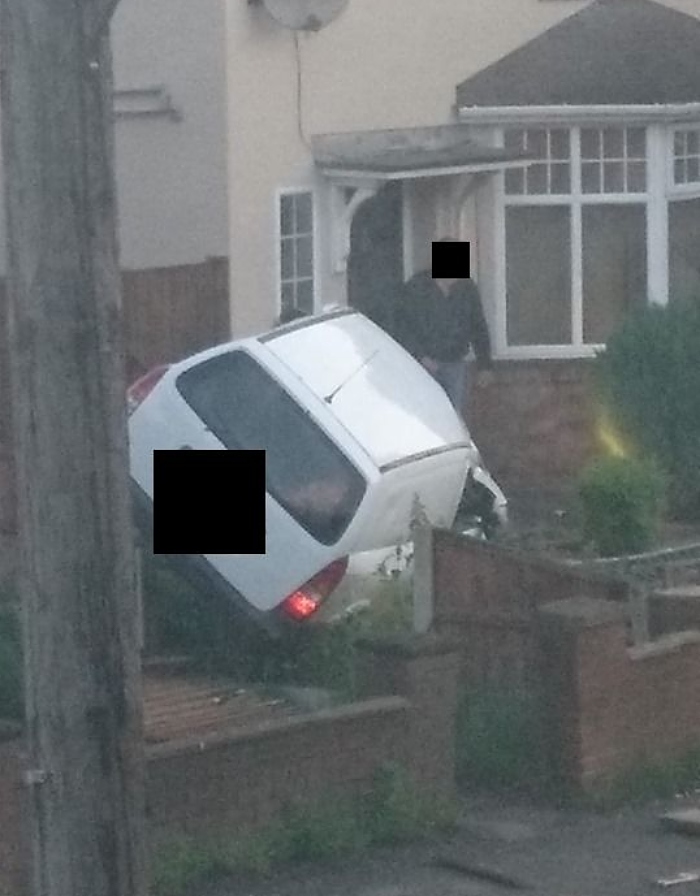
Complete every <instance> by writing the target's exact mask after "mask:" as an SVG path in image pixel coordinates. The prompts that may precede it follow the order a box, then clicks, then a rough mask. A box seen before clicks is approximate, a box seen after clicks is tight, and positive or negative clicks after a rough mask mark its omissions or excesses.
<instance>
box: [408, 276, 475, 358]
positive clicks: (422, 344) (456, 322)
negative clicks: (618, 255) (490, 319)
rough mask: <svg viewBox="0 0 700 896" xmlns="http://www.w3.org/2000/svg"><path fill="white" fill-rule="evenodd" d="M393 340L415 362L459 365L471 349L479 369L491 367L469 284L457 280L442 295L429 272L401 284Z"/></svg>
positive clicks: (472, 285) (473, 289) (470, 283)
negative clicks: (427, 359) (409, 354)
mask: <svg viewBox="0 0 700 896" xmlns="http://www.w3.org/2000/svg"><path fill="white" fill-rule="evenodd" d="M395 336H396V338H397V340H398V341H399V342H400V343H401V344H402V345H403V346H404V348H405V349H407V351H409V352H410V353H411V354H412V355H413V356H414V357H415V358H418V360H420V359H421V358H425V357H428V358H432V359H433V360H435V361H440V362H445V361H459V360H460V359H462V358H463V357H464V356H465V355H466V354H467V353H468V352H469V349H470V348H473V349H474V355H475V356H476V360H477V364H478V365H479V367H480V368H486V367H490V366H491V340H490V338H489V331H488V326H487V324H486V319H485V318H484V311H483V308H482V305H481V298H480V296H479V291H478V289H477V287H476V284H475V283H473V281H471V280H458V281H457V282H456V283H454V284H453V285H452V287H451V289H450V291H449V294H448V295H445V294H444V293H443V291H442V290H441V289H440V287H439V286H438V285H437V283H436V282H435V281H434V280H433V278H432V276H431V274H430V272H429V271H421V272H420V273H418V274H415V275H414V276H413V277H411V279H410V280H409V281H408V282H407V283H406V284H405V286H404V290H403V296H402V299H401V302H400V303H399V305H398V308H397V319H396V328H395Z"/></svg>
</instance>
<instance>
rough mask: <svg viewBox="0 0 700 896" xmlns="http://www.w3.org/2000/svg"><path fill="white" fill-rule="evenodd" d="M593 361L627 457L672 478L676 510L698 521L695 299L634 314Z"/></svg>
mask: <svg viewBox="0 0 700 896" xmlns="http://www.w3.org/2000/svg"><path fill="white" fill-rule="evenodd" d="M596 364H597V373H598V377H597V380H598V385H599V390H600V396H601V399H602V401H603V405H604V407H605V409H606V411H607V412H608V413H609V415H610V417H611V420H612V421H613V423H614V425H615V427H616V428H617V429H618V430H619V432H620V434H621V436H622V439H623V441H624V442H625V443H626V444H627V446H628V447H629V449H630V450H631V453H633V454H635V455H638V456H642V457H650V458H653V459H654V460H656V461H657V462H658V464H659V465H660V466H661V468H662V469H663V471H664V472H665V473H666V474H667V475H668V476H669V485H670V498H671V506H672V509H673V510H674V512H676V513H677V514H678V515H680V516H683V517H686V518H698V517H700V300H696V301H691V302H672V303H671V304H670V305H668V306H667V307H663V308H662V307H658V306H650V307H646V308H644V309H643V310H641V311H639V312H638V313H636V314H633V315H631V316H630V317H629V318H628V319H627V320H626V321H625V323H624V324H623V326H622V327H621V328H620V329H619V330H618V331H617V332H616V333H615V334H613V336H612V337H611V338H610V340H609V342H608V344H607V347H606V350H605V351H604V352H603V353H602V354H601V355H600V356H599V357H598V359H597V361H596Z"/></svg>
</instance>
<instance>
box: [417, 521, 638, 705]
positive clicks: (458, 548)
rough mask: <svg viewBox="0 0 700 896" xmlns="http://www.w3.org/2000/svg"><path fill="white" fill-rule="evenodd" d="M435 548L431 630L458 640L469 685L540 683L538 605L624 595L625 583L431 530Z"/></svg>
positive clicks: (621, 596) (509, 685) (615, 598)
mask: <svg viewBox="0 0 700 896" xmlns="http://www.w3.org/2000/svg"><path fill="white" fill-rule="evenodd" d="M433 546H434V571H433V587H434V591H435V623H434V624H435V629H436V631H437V632H440V633H442V634H449V635H450V636H452V637H454V638H455V639H458V640H459V642H460V644H461V645H462V655H463V672H464V675H465V676H466V681H467V683H469V684H472V685H476V686H482V685H486V686H497V687H499V686H503V687H511V686H518V687H523V686H527V687H530V688H532V687H536V686H537V685H538V683H539V674H540V669H539V662H540V644H539V638H540V633H539V616H538V608H539V607H540V606H541V605H542V604H545V603H548V602H550V601H553V600H560V599H564V598H567V597H571V596H573V595H578V594H587V595H589V596H590V597H595V598H600V599H602V600H611V601H624V600H625V599H626V597H627V591H628V588H627V585H626V583H624V582H623V581H618V580H614V579H608V578H605V577H602V576H595V577H594V576H592V575H590V574H589V573H588V574H587V573H586V572H584V571H583V570H582V569H580V568H578V567H575V566H565V565H563V564H561V563H556V562H554V561H553V560H548V559H546V558H542V557H539V556H536V555H533V554H526V553H524V552H519V551H515V550H505V549H504V548H503V547H500V546H498V545H497V544H493V543H489V542H481V541H476V540H474V539H471V538H465V537H464V536H462V535H459V534H457V533H455V532H449V531H446V530H436V531H435V533H434V540H433Z"/></svg>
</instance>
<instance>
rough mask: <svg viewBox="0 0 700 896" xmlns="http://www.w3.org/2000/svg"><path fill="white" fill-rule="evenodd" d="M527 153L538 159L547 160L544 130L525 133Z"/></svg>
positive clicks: (545, 133)
mask: <svg viewBox="0 0 700 896" xmlns="http://www.w3.org/2000/svg"><path fill="white" fill-rule="evenodd" d="M527 149H528V152H531V153H534V154H535V156H536V157H537V158H538V159H546V158H547V132H546V131H544V130H537V131H535V130H529V131H528V132H527Z"/></svg>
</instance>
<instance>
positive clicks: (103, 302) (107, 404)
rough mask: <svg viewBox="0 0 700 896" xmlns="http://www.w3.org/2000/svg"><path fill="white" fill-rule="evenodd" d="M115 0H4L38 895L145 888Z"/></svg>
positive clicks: (111, 895)
mask: <svg viewBox="0 0 700 896" xmlns="http://www.w3.org/2000/svg"><path fill="white" fill-rule="evenodd" d="M115 5H116V0H0V39H1V41H2V56H1V57H0V63H1V65H2V70H1V78H2V82H1V87H2V132H3V133H2V138H3V152H4V169H5V174H4V176H5V198H6V209H7V216H8V233H9V237H8V250H9V251H8V255H9V271H8V287H9V308H10V357H11V380H12V405H13V430H14V446H15V464H16V476H17V493H18V529H19V545H20V582H19V586H20V592H21V595H22V599H23V608H24V630H25V639H24V643H25V680H26V732H27V741H28V755H29V765H28V769H27V773H26V782H25V783H26V784H27V788H28V791H29V795H30V798H29V804H30V807H31V808H30V828H31V836H32V850H33V870H34V875H33V890H34V893H35V894H36V896H143V894H144V892H145V883H144V877H145V874H144V861H143V849H144V836H143V830H142V827H143V755H142V753H143V738H142V721H141V712H142V709H141V692H140V668H139V665H140V657H139V651H138V624H137V608H136V597H135V572H134V569H135V568H134V549H133V542H132V525H131V518H130V506H129V493H128V454H127V439H126V415H125V393H124V389H125V379H124V371H123V351H122V343H121V339H122V337H121V329H120V328H121V310H120V275H119V264H118V247H117V237H116V223H115V217H116V212H115V184H114V133H113V89H112V73H111V56H110V48H109V22H110V19H111V16H112V12H113V10H114V6H115Z"/></svg>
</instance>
